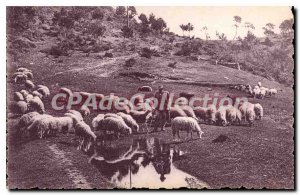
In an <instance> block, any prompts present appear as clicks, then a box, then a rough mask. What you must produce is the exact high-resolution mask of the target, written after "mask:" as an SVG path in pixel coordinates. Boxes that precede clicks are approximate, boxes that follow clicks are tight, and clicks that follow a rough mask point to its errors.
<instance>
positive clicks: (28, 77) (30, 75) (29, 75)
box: [24, 71, 33, 80]
mask: <svg viewBox="0 0 300 195" xmlns="http://www.w3.org/2000/svg"><path fill="white" fill-rule="evenodd" d="M24 74H25V75H26V76H27V79H29V80H32V79H33V74H32V72H28V71H26V72H24Z"/></svg>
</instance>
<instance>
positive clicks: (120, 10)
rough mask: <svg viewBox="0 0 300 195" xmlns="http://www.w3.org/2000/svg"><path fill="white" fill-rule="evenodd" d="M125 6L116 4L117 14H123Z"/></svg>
mask: <svg viewBox="0 0 300 195" xmlns="http://www.w3.org/2000/svg"><path fill="white" fill-rule="evenodd" d="M125 12H126V8H125V7H124V6H118V7H117V9H116V15H117V16H125Z"/></svg>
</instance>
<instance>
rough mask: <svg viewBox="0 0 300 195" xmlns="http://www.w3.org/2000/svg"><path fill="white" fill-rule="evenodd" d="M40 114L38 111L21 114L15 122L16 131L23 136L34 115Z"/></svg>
mask: <svg viewBox="0 0 300 195" xmlns="http://www.w3.org/2000/svg"><path fill="white" fill-rule="evenodd" d="M38 115H40V114H39V113H38V112H28V113H26V114H23V115H22V116H21V117H20V119H19V121H18V124H17V129H18V130H19V131H18V133H19V135H20V136H23V135H24V133H25V131H24V130H25V129H26V128H27V127H28V126H29V125H30V124H31V123H32V122H33V121H34V120H35V117H36V116H38Z"/></svg>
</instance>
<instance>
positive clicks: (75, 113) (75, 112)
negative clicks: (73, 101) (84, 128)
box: [65, 110, 83, 121]
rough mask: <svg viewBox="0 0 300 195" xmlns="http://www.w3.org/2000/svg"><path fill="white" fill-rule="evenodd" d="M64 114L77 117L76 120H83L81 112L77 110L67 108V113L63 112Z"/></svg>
mask: <svg viewBox="0 0 300 195" xmlns="http://www.w3.org/2000/svg"><path fill="white" fill-rule="evenodd" d="M65 116H75V117H76V118H77V119H78V121H83V117H82V115H81V113H80V112H78V111H77V110H68V111H67V113H65Z"/></svg>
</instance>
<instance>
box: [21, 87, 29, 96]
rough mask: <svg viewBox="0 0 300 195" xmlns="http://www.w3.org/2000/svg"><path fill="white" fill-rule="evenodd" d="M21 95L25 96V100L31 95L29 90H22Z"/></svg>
mask: <svg viewBox="0 0 300 195" xmlns="http://www.w3.org/2000/svg"><path fill="white" fill-rule="evenodd" d="M20 93H21V94H22V95H23V97H24V98H25V97H26V96H27V95H28V94H29V92H28V91H27V90H25V89H22V90H21V91H20Z"/></svg>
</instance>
